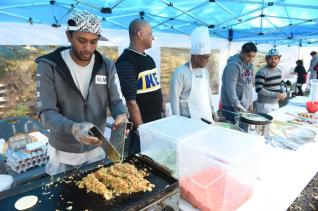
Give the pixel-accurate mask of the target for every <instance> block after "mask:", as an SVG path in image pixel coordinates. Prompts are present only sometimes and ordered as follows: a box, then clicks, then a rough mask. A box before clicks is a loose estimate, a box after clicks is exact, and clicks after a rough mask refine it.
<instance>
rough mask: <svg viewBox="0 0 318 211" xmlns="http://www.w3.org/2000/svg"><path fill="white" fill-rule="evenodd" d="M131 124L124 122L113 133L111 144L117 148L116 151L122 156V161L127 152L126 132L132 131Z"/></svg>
mask: <svg viewBox="0 0 318 211" xmlns="http://www.w3.org/2000/svg"><path fill="white" fill-rule="evenodd" d="M131 128H132V123H131V122H122V123H120V125H119V127H118V128H117V129H116V130H113V129H112V131H111V134H110V140H109V142H110V143H111V144H112V145H113V146H114V147H115V149H116V151H117V152H118V153H119V154H120V156H121V160H123V159H124V151H125V138H126V136H125V132H126V130H127V129H128V130H131Z"/></svg>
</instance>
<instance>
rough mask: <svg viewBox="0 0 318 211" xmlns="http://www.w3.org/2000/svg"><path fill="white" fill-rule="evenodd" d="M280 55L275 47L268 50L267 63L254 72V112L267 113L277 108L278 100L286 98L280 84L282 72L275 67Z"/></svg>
mask: <svg viewBox="0 0 318 211" xmlns="http://www.w3.org/2000/svg"><path fill="white" fill-rule="evenodd" d="M280 57H281V55H280V54H279V52H278V50H277V49H271V50H269V51H268V53H267V54H266V57H265V59H266V63H267V65H266V66H265V67H264V68H262V69H260V70H259V71H258V72H257V73H256V76H255V89H256V92H257V101H256V112H262V113H269V112H271V111H274V110H276V109H278V108H279V105H278V101H280V100H284V99H285V98H286V95H285V94H284V93H283V91H282V89H281V86H280V84H281V79H282V73H281V70H280V69H279V68H277V65H278V63H279V61H280Z"/></svg>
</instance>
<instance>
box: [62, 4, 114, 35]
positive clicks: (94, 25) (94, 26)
mask: <svg viewBox="0 0 318 211" xmlns="http://www.w3.org/2000/svg"><path fill="white" fill-rule="evenodd" d="M101 28H102V21H101V20H100V19H99V18H98V17H97V16H96V15H94V14H92V13H89V12H87V11H85V10H82V11H76V12H74V13H72V14H71V15H70V17H69V19H68V21H67V31H81V32H89V33H92V34H97V35H99V40H101V41H108V39H107V38H106V37H103V36H102V35H101Z"/></svg>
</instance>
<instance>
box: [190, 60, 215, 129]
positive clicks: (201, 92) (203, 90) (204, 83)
mask: <svg viewBox="0 0 318 211" xmlns="http://www.w3.org/2000/svg"><path fill="white" fill-rule="evenodd" d="M189 67H190V70H191V74H192V85H191V91H190V95H189V99H188V106H189V111H190V115H191V118H193V119H198V120H200V119H201V118H204V119H206V120H209V121H211V122H212V123H213V122H214V121H213V118H212V110H211V105H210V99H209V84H208V80H207V78H206V75H205V74H204V71H203V70H204V68H202V69H197V70H194V71H193V70H192V65H191V62H189ZM200 72H201V74H200ZM196 73H197V74H196Z"/></svg>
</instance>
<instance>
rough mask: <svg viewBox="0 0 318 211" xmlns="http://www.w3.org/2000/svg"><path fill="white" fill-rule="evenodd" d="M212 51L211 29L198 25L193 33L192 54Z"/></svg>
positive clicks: (203, 53)
mask: <svg viewBox="0 0 318 211" xmlns="http://www.w3.org/2000/svg"><path fill="white" fill-rule="evenodd" d="M210 53H211V45H210V36H209V29H208V28H207V27H203V26H200V27H197V28H195V29H194V30H193V31H192V33H191V54H194V55H205V54H210Z"/></svg>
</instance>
